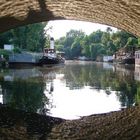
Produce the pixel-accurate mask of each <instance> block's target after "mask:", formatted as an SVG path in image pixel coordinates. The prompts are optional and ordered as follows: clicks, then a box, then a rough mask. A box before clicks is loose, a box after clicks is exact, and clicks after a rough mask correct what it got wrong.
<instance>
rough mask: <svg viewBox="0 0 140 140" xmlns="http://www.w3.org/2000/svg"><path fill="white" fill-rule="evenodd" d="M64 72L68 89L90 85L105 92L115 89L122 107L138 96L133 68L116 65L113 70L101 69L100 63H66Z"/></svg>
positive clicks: (131, 103)
mask: <svg viewBox="0 0 140 140" xmlns="http://www.w3.org/2000/svg"><path fill="white" fill-rule="evenodd" d="M114 68H115V67H114ZM64 73H65V78H66V84H67V86H68V87H70V89H76V88H83V87H84V86H90V87H91V88H92V89H96V90H101V89H102V90H105V92H106V93H107V94H111V91H116V95H117V96H118V98H119V100H120V102H121V105H122V107H125V106H132V105H133V104H134V103H135V97H137V98H138V97H139V95H138V93H137V92H138V91H137V89H138V84H137V83H136V82H135V80H134V70H133V69H132V70H131V69H128V68H124V67H116V68H115V70H114V71H113V69H107V70H106V69H103V65H102V64H86V65H68V66H66V68H65V71H64ZM136 94H137V96H136Z"/></svg>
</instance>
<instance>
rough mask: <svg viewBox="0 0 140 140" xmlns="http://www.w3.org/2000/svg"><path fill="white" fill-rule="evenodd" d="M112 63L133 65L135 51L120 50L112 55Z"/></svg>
mask: <svg viewBox="0 0 140 140" xmlns="http://www.w3.org/2000/svg"><path fill="white" fill-rule="evenodd" d="M113 62H115V63H118V64H135V51H134V50H132V51H128V50H127V49H126V48H121V49H120V50H119V51H118V52H116V53H115V54H114V55H113Z"/></svg>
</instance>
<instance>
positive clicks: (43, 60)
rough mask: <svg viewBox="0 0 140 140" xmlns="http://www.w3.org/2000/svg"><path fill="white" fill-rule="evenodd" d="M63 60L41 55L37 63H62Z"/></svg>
mask: <svg viewBox="0 0 140 140" xmlns="http://www.w3.org/2000/svg"><path fill="white" fill-rule="evenodd" d="M64 63H65V60H64V59H63V58H49V57H46V56H45V57H42V58H41V59H40V60H39V62H38V65H41V66H42V65H54V64H64Z"/></svg>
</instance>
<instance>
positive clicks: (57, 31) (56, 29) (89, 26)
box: [46, 20, 117, 39]
mask: <svg viewBox="0 0 140 140" xmlns="http://www.w3.org/2000/svg"><path fill="white" fill-rule="evenodd" d="M50 27H52V28H51V29H50ZM107 27H109V26H106V25H102V24H97V23H91V22H83V21H74V20H55V21H49V22H48V24H47V26H46V30H47V31H46V32H47V34H49V35H50V36H51V37H54V39H59V38H60V37H63V36H66V33H67V32H69V31H70V30H71V29H74V30H82V31H83V32H85V34H87V35H89V34H91V33H92V32H94V31H97V30H99V29H100V30H102V31H105V30H106V28H107ZM111 28H112V29H113V31H116V30H117V29H116V28H114V27H111Z"/></svg>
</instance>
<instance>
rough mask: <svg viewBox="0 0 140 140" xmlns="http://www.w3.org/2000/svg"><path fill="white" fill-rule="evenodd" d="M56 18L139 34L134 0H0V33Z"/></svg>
mask: <svg viewBox="0 0 140 140" xmlns="http://www.w3.org/2000/svg"><path fill="white" fill-rule="evenodd" d="M56 19H71V20H82V21H89V22H94V23H102V24H106V25H110V26H114V27H117V28H120V29H124V30H126V31H128V32H131V33H133V34H134V35H137V36H140V24H139V23H140V1H138V0H133V1H132V0H59V1H57V0H30V1H29V0H22V1H21V0H1V2H0V32H4V31H7V30H8V29H11V28H15V27H17V26H21V25H26V24H31V23H36V22H41V21H49V20H56Z"/></svg>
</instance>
